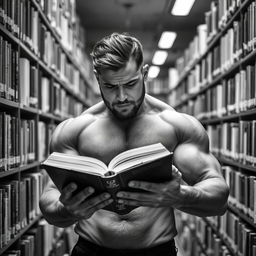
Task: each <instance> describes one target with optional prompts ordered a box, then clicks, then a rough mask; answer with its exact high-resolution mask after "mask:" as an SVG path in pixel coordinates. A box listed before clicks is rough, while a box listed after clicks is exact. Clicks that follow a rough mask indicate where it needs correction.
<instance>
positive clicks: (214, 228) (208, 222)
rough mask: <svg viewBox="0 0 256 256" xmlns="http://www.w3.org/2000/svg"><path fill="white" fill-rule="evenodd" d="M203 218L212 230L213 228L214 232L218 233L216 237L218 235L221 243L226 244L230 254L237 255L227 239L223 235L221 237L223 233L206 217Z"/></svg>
mask: <svg viewBox="0 0 256 256" xmlns="http://www.w3.org/2000/svg"><path fill="white" fill-rule="evenodd" d="M203 220H204V221H205V222H206V223H207V224H208V225H209V226H210V227H211V228H212V230H214V232H215V233H216V234H217V235H218V237H220V239H221V241H222V243H223V244H224V245H226V247H227V248H228V250H229V251H230V252H231V253H232V255H234V256H235V255H237V253H236V252H235V251H234V250H233V248H232V247H231V246H230V244H229V242H228V241H227V239H226V238H225V237H223V235H222V234H221V233H220V232H219V230H218V229H217V228H216V227H215V226H213V225H212V223H211V222H210V221H209V220H207V219H206V218H203Z"/></svg>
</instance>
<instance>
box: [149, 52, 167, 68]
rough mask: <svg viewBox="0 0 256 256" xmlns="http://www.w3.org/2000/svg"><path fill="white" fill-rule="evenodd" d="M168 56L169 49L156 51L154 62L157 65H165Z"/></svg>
mask: <svg viewBox="0 0 256 256" xmlns="http://www.w3.org/2000/svg"><path fill="white" fill-rule="evenodd" d="M167 56H168V53H167V51H156V52H155V54H154V56H153V59H152V63H153V64H155V65H163V64H164V62H165V60H166V58H167Z"/></svg>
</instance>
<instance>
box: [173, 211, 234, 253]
mask: <svg viewBox="0 0 256 256" xmlns="http://www.w3.org/2000/svg"><path fill="white" fill-rule="evenodd" d="M175 217H176V220H177V231H178V242H179V244H180V246H179V247H181V248H182V252H180V253H181V254H182V256H207V255H211V256H231V255H232V254H231V251H230V248H229V247H228V246H227V245H226V244H225V243H223V242H222V240H221V238H220V237H219V236H218V235H217V234H216V233H214V232H213V229H212V228H211V227H210V226H209V225H207V223H206V222H205V221H204V220H203V219H199V218H198V217H196V216H192V215H188V214H185V213H183V212H180V211H176V212H175Z"/></svg>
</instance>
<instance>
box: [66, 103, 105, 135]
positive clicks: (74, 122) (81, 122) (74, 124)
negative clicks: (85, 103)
mask: <svg viewBox="0 0 256 256" xmlns="http://www.w3.org/2000/svg"><path fill="white" fill-rule="evenodd" d="M104 111H105V108H104V104H102V102H100V103H97V104H95V105H93V106H91V107H90V108H88V109H86V110H85V111H84V112H83V113H82V114H80V115H79V116H77V117H74V118H69V119H67V120H65V121H64V122H62V123H61V127H62V130H63V131H64V132H66V131H70V130H71V131H73V133H74V132H76V131H77V132H79V131H80V130H81V129H84V128H86V127H87V126H89V125H90V124H92V123H93V122H94V121H96V120H97V119H98V118H99V117H100V115H102V114H103V113H104Z"/></svg>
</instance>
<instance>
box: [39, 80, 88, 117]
mask: <svg viewBox="0 0 256 256" xmlns="http://www.w3.org/2000/svg"><path fill="white" fill-rule="evenodd" d="M39 81H40V84H41V94H40V97H39V100H40V102H39V109H40V110H41V111H42V112H43V113H51V114H53V115H56V116H59V117H63V118H66V117H69V116H77V115H79V114H80V113H81V112H82V111H83V109H84V106H83V104H82V103H81V102H79V101H77V100H76V99H75V98H74V97H73V96H72V95H71V94H69V93H68V92H67V91H66V90H65V89H64V88H63V87H62V86H61V85H60V84H59V83H58V82H54V81H52V80H50V79H49V78H47V77H41V76H40V77H39ZM84 88H85V87H84Z"/></svg>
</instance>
